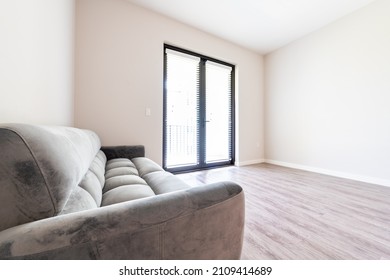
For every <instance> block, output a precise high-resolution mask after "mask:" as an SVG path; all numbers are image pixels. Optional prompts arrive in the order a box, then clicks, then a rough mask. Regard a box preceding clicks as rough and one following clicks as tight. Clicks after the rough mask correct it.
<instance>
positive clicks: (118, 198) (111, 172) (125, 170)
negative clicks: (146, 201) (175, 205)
mask: <svg viewBox="0 0 390 280" xmlns="http://www.w3.org/2000/svg"><path fill="white" fill-rule="evenodd" d="M105 178H106V181H105V184H104V188H103V198H102V203H101V206H107V205H110V204H115V203H120V202H124V201H130V200H135V199H140V198H145V197H150V196H155V195H157V194H164V193H168V192H173V191H178V190H183V189H187V188H189V187H190V186H189V185H187V184H185V183H184V182H183V181H181V180H180V179H178V178H177V177H175V176H174V175H173V174H171V173H169V172H166V171H164V169H162V168H161V166H159V165H158V164H157V163H155V162H154V161H152V160H150V159H148V158H145V157H138V158H133V159H131V160H130V159H127V158H120V159H111V160H108V161H107V164H106V172H105Z"/></svg>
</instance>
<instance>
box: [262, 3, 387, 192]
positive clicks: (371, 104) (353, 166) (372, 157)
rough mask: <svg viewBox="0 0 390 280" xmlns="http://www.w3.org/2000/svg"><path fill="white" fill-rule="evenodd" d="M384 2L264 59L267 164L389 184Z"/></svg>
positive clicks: (371, 5)
mask: <svg viewBox="0 0 390 280" xmlns="http://www.w3.org/2000/svg"><path fill="white" fill-rule="evenodd" d="M389 15H390V1H388V0H380V1H375V2H374V3H372V4H370V5H368V6H366V7H365V8H363V9H361V10H359V11H357V12H355V13H353V14H351V15H349V16H346V17H344V18H343V19H341V20H339V21H337V22H335V23H333V24H331V25H329V26H327V27H325V28H323V29H321V30H319V31H317V32H315V33H312V34H311V35H309V36H306V37H304V38H302V39H300V40H297V41H296V42H294V43H292V44H290V45H288V46H286V47H283V48H281V49H279V50H278V51H275V52H273V53H271V54H269V55H267V56H266V57H265V69H266V75H265V77H266V78H265V84H266V89H265V92H266V98H265V108H266V109H265V136H266V137H265V147H266V148H265V151H266V158H267V160H268V161H269V162H272V163H277V164H281V165H287V166H291V167H298V168H303V169H308V170H313V171H318V172H322V173H328V174H332V175H337V176H341V177H347V178H353V179H358V180H362V181H367V182H373V183H378V184H383V185H389V186H390V172H389V170H390V51H389V50H390V17H389Z"/></svg>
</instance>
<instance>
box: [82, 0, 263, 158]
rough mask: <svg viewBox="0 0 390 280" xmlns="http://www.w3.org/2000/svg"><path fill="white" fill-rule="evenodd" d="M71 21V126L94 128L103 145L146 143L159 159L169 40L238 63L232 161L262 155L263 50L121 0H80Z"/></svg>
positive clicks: (150, 154) (147, 149)
mask: <svg viewBox="0 0 390 280" xmlns="http://www.w3.org/2000/svg"><path fill="white" fill-rule="evenodd" d="M75 24H76V49H75V50H76V53H75V74H76V75H75V105H76V106H75V124H76V126H78V127H87V128H90V129H93V130H95V131H96V132H97V133H98V134H99V135H100V136H101V139H102V142H103V144H104V145H117V144H143V145H145V147H146V154H147V156H148V157H150V158H151V159H153V160H155V161H156V162H158V163H160V164H161V162H162V122H163V44H164V43H169V44H172V45H175V46H179V47H182V48H185V49H188V50H191V51H195V52H198V53H201V54H204V55H208V56H211V57H214V58H217V59H221V60H224V61H227V62H230V63H233V64H235V65H236V66H237V92H236V95H237V96H236V99H237V100H236V101H237V109H236V110H237V111H236V113H237V135H236V140H237V156H236V161H237V162H238V163H240V164H245V163H253V162H258V161H261V160H262V159H263V158H264V149H263V146H264V145H263V57H262V56H260V55H258V54H256V53H254V52H251V51H249V50H246V49H244V48H241V47H239V46H236V45H233V44H231V43H228V42H226V41H224V40H221V39H219V38H216V37H214V36H211V35H209V34H206V33H204V32H201V31H199V30H197V29H194V28H192V27H189V26H186V25H184V24H181V23H179V22H176V21H173V20H171V19H168V18H166V17H163V16H161V15H158V14H156V13H154V12H151V11H148V10H146V9H143V8H140V7H137V6H134V5H133V4H130V3H129V2H127V1H125V0H78V1H76V23H75ZM146 108H150V112H151V115H150V116H146V115H145V110H146Z"/></svg>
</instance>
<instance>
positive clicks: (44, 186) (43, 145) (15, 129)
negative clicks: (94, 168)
mask: <svg viewBox="0 0 390 280" xmlns="http://www.w3.org/2000/svg"><path fill="white" fill-rule="evenodd" d="M99 150H100V140H99V137H98V136H97V135H96V134H95V133H94V132H92V131H89V130H81V129H76V128H70V127H58V126H56V127H54V126H38V125H28V124H7V125H0V205H1V211H0V230H4V229H6V228H9V227H12V226H16V225H19V224H23V223H26V222H30V221H35V220H40V219H43V218H48V217H52V216H55V215H57V214H58V213H60V212H61V211H62V210H63V209H64V206H65V204H66V203H67V201H68V200H69V198H70V196H71V194H72V193H73V192H74V191H76V192H78V195H81V196H83V194H82V191H77V188H78V185H79V184H80V182H81V181H82V179H83V178H84V176H85V175H86V173H87V171H88V170H89V169H90V167H91V163H92V161H93V160H94V159H95V157H96V155H97V154H98V152H99ZM99 179H101V178H99ZM83 190H84V189H83ZM73 195H75V193H74V194H73ZM84 196H85V194H84ZM92 199H93V198H92ZM93 200H94V201H95V199H93Z"/></svg>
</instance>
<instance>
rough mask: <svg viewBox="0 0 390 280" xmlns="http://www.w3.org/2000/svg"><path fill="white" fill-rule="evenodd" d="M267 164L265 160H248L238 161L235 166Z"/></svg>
mask: <svg viewBox="0 0 390 280" xmlns="http://www.w3.org/2000/svg"><path fill="white" fill-rule="evenodd" d="M263 162H265V159H254V160H247V161H239V162H238V161H236V162H235V164H234V165H235V166H245V165H252V164H258V163H263Z"/></svg>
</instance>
